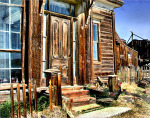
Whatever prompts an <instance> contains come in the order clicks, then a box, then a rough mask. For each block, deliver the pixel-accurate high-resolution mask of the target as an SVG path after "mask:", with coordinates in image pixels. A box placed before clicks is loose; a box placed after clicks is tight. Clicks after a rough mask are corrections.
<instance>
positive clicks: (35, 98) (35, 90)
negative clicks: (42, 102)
mask: <svg viewBox="0 0 150 118" xmlns="http://www.w3.org/2000/svg"><path fill="white" fill-rule="evenodd" d="M34 100H35V112H36V114H38V113H37V112H38V110H37V83H36V79H35V83H34Z"/></svg>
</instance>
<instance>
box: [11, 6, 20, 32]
mask: <svg viewBox="0 0 150 118" xmlns="http://www.w3.org/2000/svg"><path fill="white" fill-rule="evenodd" d="M10 11H11V14H10V17H11V31H13V32H20V19H21V9H20V7H10Z"/></svg>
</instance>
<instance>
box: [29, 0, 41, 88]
mask: <svg viewBox="0 0 150 118" xmlns="http://www.w3.org/2000/svg"><path fill="white" fill-rule="evenodd" d="M41 5H42V2H40V1H39V0H30V1H26V8H27V26H28V27H27V30H26V35H27V38H28V39H27V40H28V42H26V47H28V48H26V50H28V51H27V52H26V53H28V60H26V61H27V62H28V63H26V64H27V65H26V66H28V68H26V69H27V70H28V73H27V72H26V75H27V77H28V78H30V79H32V78H33V79H36V80H37V86H40V79H41V74H42V73H41V69H42V60H41V59H42V58H41V57H42V50H41V49H42V39H43V35H42V34H43V15H40V12H42V11H41V8H40V7H41ZM42 14H43V12H42Z"/></svg>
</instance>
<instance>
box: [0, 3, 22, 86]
mask: <svg viewBox="0 0 150 118" xmlns="http://www.w3.org/2000/svg"><path fill="white" fill-rule="evenodd" d="M0 3H1V4H0V11H1V12H0V83H11V82H15V81H21V41H20V19H21V0H0ZM16 4H17V5H18V6H16ZM19 5H20V6H19Z"/></svg>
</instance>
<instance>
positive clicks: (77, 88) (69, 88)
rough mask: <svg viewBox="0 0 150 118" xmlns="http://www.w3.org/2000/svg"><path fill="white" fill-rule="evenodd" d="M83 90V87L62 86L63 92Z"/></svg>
mask: <svg viewBox="0 0 150 118" xmlns="http://www.w3.org/2000/svg"><path fill="white" fill-rule="evenodd" d="M81 89H83V86H62V87H61V90H62V91H69V90H81Z"/></svg>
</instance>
